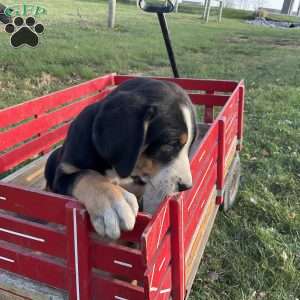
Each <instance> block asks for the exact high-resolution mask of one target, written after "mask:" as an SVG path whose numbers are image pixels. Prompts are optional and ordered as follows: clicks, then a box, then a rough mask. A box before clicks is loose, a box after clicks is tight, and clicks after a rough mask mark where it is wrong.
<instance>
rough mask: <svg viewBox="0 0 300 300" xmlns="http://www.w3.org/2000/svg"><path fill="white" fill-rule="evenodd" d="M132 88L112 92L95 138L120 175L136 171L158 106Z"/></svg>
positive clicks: (98, 120)
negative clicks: (141, 99)
mask: <svg viewBox="0 0 300 300" xmlns="http://www.w3.org/2000/svg"><path fill="white" fill-rule="evenodd" d="M138 97H139V96H136V95H133V94H131V93H128V92H118V93H115V94H112V95H110V96H109V97H108V99H107V100H105V103H103V105H102V107H101V108H100V110H99V112H98V113H97V115H96V117H95V120H94V124H93V132H92V138H93V143H94V146H95V147H96V149H97V152H98V153H99V155H100V156H101V157H102V158H104V159H105V160H106V161H107V162H108V163H109V164H110V165H111V166H112V167H113V168H114V169H115V170H116V171H117V173H118V175H119V176H120V177H128V176H129V175H130V174H131V172H132V171H133V169H134V167H135V164H136V162H137V159H138V157H139V155H140V153H141V150H142V147H143V145H144V142H145V138H146V134H147V129H148V126H149V122H150V121H151V120H152V119H153V117H154V115H155V112H156V108H155V107H152V106H149V105H145V104H144V105H143V104H142V102H143V101H139V99H138Z"/></svg>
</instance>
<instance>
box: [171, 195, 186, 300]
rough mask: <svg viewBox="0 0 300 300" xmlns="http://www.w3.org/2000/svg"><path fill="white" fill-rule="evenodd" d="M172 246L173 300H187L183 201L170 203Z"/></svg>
mask: <svg viewBox="0 0 300 300" xmlns="http://www.w3.org/2000/svg"><path fill="white" fill-rule="evenodd" d="M170 210H171V211H170V213H171V215H170V217H171V220H172V227H171V239H172V241H171V244H172V292H173V294H172V299H174V300H184V299H185V292H186V290H185V257H184V232H183V230H184V228H183V199H182V196H181V197H179V199H176V200H171V201H170Z"/></svg>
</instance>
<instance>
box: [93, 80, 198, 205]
mask: <svg viewBox="0 0 300 300" xmlns="http://www.w3.org/2000/svg"><path fill="white" fill-rule="evenodd" d="M195 136H196V124H195V114H194V110H193V106H192V104H191V102H190V99H189V97H188V95H187V94H186V93H185V91H184V90H183V89H181V88H180V87H179V86H177V85H175V84H173V83H169V82H162V81H157V80H151V79H134V80H130V81H128V82H126V83H125V84H123V85H120V86H119V87H118V88H117V89H116V90H114V91H113V92H112V93H111V95H109V96H108V98H107V99H106V100H105V102H104V105H103V106H102V108H101V109H100V111H99V112H98V114H97V116H96V118H95V120H94V126H93V142H94V145H95V147H96V149H97V151H98V153H99V154H100V156H101V157H103V158H104V159H105V160H106V161H107V162H108V163H109V164H110V165H111V166H112V167H113V169H114V170H115V171H116V173H117V174H118V176H119V177H121V178H128V177H131V178H134V180H135V181H136V184H140V185H144V186H148V190H149V189H152V190H164V192H165V194H172V193H175V192H178V191H183V190H186V189H188V188H190V187H191V186H192V176H191V171H190V165H189V152H190V148H191V145H192V143H193V141H194V139H195ZM146 190H147V188H146ZM148 194H150V192H148ZM146 197H147V196H146ZM147 201H148V200H147Z"/></svg>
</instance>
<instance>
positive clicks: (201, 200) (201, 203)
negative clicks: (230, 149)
mask: <svg viewBox="0 0 300 300" xmlns="http://www.w3.org/2000/svg"><path fill="white" fill-rule="evenodd" d="M207 176H208V178H207V180H206V185H205V187H204V188H203V189H202V191H200V192H199V194H198V195H197V202H198V205H195V207H194V211H193V215H192V217H190V221H189V222H188V223H187V224H185V241H184V248H185V250H187V249H188V247H189V245H190V243H191V240H192V237H193V233H194V231H195V229H196V227H197V224H198V222H199V220H200V217H201V215H202V212H203V208H204V207H205V205H206V202H207V200H208V198H209V195H210V193H211V191H212V189H213V187H214V185H215V183H216V180H217V164H216V163H215V164H214V165H213V166H212V167H211V170H210V172H209V174H208V175H207Z"/></svg>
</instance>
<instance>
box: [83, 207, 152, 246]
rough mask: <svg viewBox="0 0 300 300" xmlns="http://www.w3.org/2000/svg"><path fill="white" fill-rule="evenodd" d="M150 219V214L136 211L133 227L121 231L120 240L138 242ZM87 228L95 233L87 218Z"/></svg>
mask: <svg viewBox="0 0 300 300" xmlns="http://www.w3.org/2000/svg"><path fill="white" fill-rule="evenodd" d="M151 219H152V218H151V216H149V215H147V214H144V213H138V215H137V217H136V221H135V225H134V228H133V229H132V230H131V231H123V232H122V234H121V238H120V240H121V241H125V242H133V243H140V241H141V236H142V234H143V232H144V231H145V228H146V227H147V226H148V224H149V222H150V220H151ZM88 229H89V231H90V232H92V233H96V231H95V229H94V227H93V225H92V224H91V222H90V220H88Z"/></svg>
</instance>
